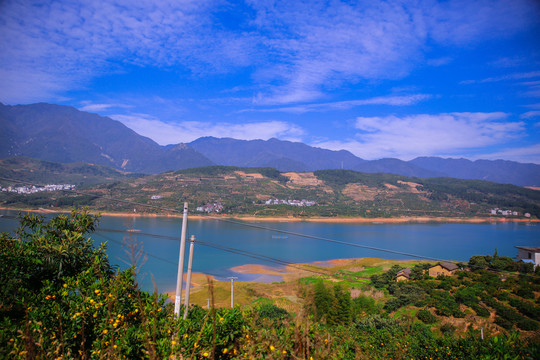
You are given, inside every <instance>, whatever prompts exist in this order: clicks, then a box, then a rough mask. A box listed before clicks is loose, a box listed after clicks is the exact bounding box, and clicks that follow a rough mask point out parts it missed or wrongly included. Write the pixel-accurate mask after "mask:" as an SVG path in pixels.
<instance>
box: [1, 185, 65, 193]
mask: <svg viewBox="0 0 540 360" xmlns="http://www.w3.org/2000/svg"><path fill="white" fill-rule="evenodd" d="M73 189H75V185H71V184H48V185H45V186H16V187H15V186H8V187H5V188H4V187H3V188H1V189H0V191H3V192H10V193H17V194H34V193H38V192H42V191H61V190H73Z"/></svg>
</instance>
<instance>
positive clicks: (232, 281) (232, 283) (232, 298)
mask: <svg viewBox="0 0 540 360" xmlns="http://www.w3.org/2000/svg"><path fill="white" fill-rule="evenodd" d="M227 279H230V280H231V308H233V307H234V280H238V278H237V277H235V276H229V277H228V278H227Z"/></svg>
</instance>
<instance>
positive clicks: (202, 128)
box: [110, 114, 304, 145]
mask: <svg viewBox="0 0 540 360" xmlns="http://www.w3.org/2000/svg"><path fill="white" fill-rule="evenodd" d="M110 117H111V118H113V119H115V120H118V121H120V122H122V123H123V124H124V125H126V126H127V127H129V128H131V129H132V130H133V131H135V132H137V133H139V134H142V135H144V136H147V137H149V138H151V139H152V140H154V141H155V142H157V143H158V144H160V145H167V144H177V143H180V142H184V143H186V142H191V141H193V140H195V139H198V138H200V137H203V136H215V137H220V138H221V137H231V138H235V139H240V140H254V139H262V140H268V139H270V138H273V137H279V138H280V139H284V140H291V141H300V139H301V137H302V135H304V131H303V130H302V129H301V128H300V127H298V126H296V125H294V124H290V123H287V122H283V121H266V122H257V123H245V124H231V123H206V122H198V121H184V122H179V123H164V122H162V121H160V120H158V119H156V118H154V117H152V116H149V115H146V114H133V115H112V116H110Z"/></svg>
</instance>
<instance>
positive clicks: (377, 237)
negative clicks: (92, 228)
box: [0, 210, 540, 292]
mask: <svg viewBox="0 0 540 360" xmlns="http://www.w3.org/2000/svg"><path fill="white" fill-rule="evenodd" d="M0 214H6V215H16V214H17V212H13V211H1V210H0ZM181 224H182V219H181V218H168V217H111V216H103V217H102V218H101V221H100V225H99V229H100V230H98V231H97V232H96V233H94V234H91V238H92V239H93V240H94V241H95V242H107V243H108V254H109V258H110V260H111V262H112V263H113V264H117V265H119V266H120V267H121V268H125V267H126V266H127V265H125V264H124V262H123V261H125V260H126V259H127V258H128V256H127V254H126V253H125V247H123V246H122V240H123V238H124V237H126V235H127V234H126V233H119V232H111V231H109V230H122V231H125V230H127V229H135V230H136V231H138V232H133V233H132V234H133V236H134V238H135V239H136V240H137V241H139V242H141V243H142V246H143V250H144V251H145V252H146V253H147V260H146V262H145V263H144V265H143V267H142V269H141V274H142V286H143V288H144V289H146V290H151V289H153V285H152V280H151V277H152V276H153V277H154V279H155V283H156V285H157V287H158V289H159V291H160V292H166V291H174V289H175V283H176V274H177V268H176V266H177V265H176V264H177V263H178V253H179V248H180V245H179V240H176V239H167V238H157V237H153V236H147V235H144V234H143V233H148V234H155V235H159V236H163V237H173V238H179V237H180V233H181ZM246 224H253V225H257V226H263V227H268V228H272V229H278V230H283V231H288V232H294V233H299V234H307V235H311V236H316V237H322V238H327V239H332V240H337V241H342V242H348V243H353V244H357V245H360V246H368V247H376V248H382V249H388V250H392V251H396V252H403V253H409V254H416V255H419V256H425V257H430V258H436V259H446V260H458V261H467V260H468V259H469V258H470V257H471V256H472V255H480V254H482V255H487V254H489V255H491V254H493V252H494V251H495V249H497V251H498V254H499V255H500V256H510V257H515V256H516V255H517V250H516V249H515V248H514V246H518V245H522V246H540V226H539V225H537V224H534V223H533V224H527V223H497V224H453V223H448V224H447V223H429V224H333V223H311V222H262V223H246ZM16 226H17V221H16V220H12V219H6V218H3V219H2V218H0V231H3V232H11V231H13V230H14V229H15V227H16ZM104 230H105V231H104ZM187 234H188V236H187V237H188V239H189V237H190V235H195V237H196V238H197V239H198V240H201V242H206V243H212V244H217V245H218V246H225V247H228V248H230V249H229V250H230V251H235V250H234V249H239V250H242V251H247V252H251V253H255V254H259V255H261V256H266V257H270V258H272V259H279V260H283V261H285V262H299V263H302V262H314V261H324V260H331V259H344V258H361V257H378V258H385V259H414V258H412V257H408V256H405V255H401V254H396V253H389V252H384V251H376V250H371V249H365V248H359V247H353V246H349V245H344V244H337V243H332V242H328V241H323V240H316V239H310V238H304V237H300V236H295V235H291V234H283V233H279V232H276V231H271V230H261V229H254V228H250V227H245V226H242V225H238V224H231V223H225V222H219V221H216V220H211V219H204V220H200V219H199V220H189V221H188V230H187ZM188 244H189V242H188ZM187 254H188V251H187V249H186V261H185V264H186V268H187ZM243 264H265V265H270V266H277V265H276V264H275V263H272V262H267V261H263V259H261V257H260V256H259V257H258V258H253V257H248V256H245V255H241V254H237V253H233V252H228V251H224V250H222V249H216V248H213V247H210V246H207V245H206V246H205V245H203V244H202V243H199V244H197V243H196V245H195V251H194V263H193V271H195V272H202V273H207V274H211V275H214V276H216V277H217V278H219V279H224V278H226V277H227V276H238V277H239V278H240V280H244V281H247V280H251V279H253V278H254V276H251V275H249V274H238V273H234V272H232V271H231V270H230V269H231V268H232V267H234V266H238V265H243Z"/></svg>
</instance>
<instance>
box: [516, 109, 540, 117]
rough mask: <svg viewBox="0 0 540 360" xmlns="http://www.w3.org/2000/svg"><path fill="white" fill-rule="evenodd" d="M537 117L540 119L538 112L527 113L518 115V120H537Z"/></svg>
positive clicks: (539, 112) (539, 111)
mask: <svg viewBox="0 0 540 360" xmlns="http://www.w3.org/2000/svg"><path fill="white" fill-rule="evenodd" d="M537 117H540V110H535V111H527V112H526V113H524V114H521V115H520V118H522V119H530V118H537Z"/></svg>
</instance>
